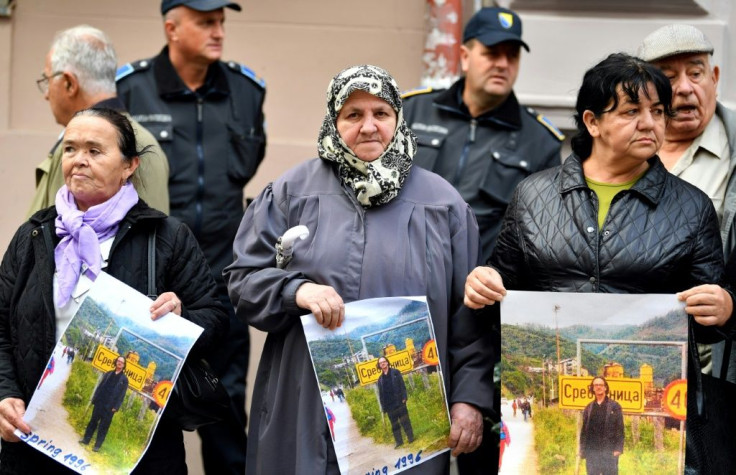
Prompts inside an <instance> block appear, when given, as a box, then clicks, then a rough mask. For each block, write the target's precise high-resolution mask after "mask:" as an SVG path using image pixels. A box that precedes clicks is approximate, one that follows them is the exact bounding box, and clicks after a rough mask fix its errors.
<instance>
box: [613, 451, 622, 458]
mask: <svg viewBox="0 0 736 475" xmlns="http://www.w3.org/2000/svg"><path fill="white" fill-rule="evenodd" d="M619 455H621V452H619V451H618V450H614V451H613V456H614V457H618V456H619Z"/></svg>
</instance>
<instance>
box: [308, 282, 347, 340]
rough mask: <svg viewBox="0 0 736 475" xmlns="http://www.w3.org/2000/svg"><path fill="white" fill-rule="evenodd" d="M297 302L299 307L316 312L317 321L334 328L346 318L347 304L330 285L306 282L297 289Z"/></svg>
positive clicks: (326, 326) (331, 328) (323, 325)
mask: <svg viewBox="0 0 736 475" xmlns="http://www.w3.org/2000/svg"><path fill="white" fill-rule="evenodd" d="M296 304H297V305H298V306H299V308H303V309H305V310H309V311H310V312H312V313H313V314H314V318H315V319H316V320H317V323H319V324H320V325H322V327H324V328H329V329H330V330H334V329H335V328H337V327H339V326H340V325H342V322H343V321H344V320H345V304H344V303H343V301H342V297H340V295H338V293H337V292H336V291H335V289H333V288H332V287H330V286H329V285H319V284H315V283H312V282H306V283H304V284H302V285H300V286H299V288H298V289H297V291H296Z"/></svg>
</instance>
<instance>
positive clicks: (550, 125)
mask: <svg viewBox="0 0 736 475" xmlns="http://www.w3.org/2000/svg"><path fill="white" fill-rule="evenodd" d="M526 111H527V112H528V113H529V114H531V115H532V117H534V118H535V119H537V122H539V123H540V124H542V125H543V126H544V128H546V129H547V130H549V131H550V132H551V133H552V135H554V136H555V137H556V138H557V140H559V141H560V142H562V141H563V140H565V134H563V133H562V131H561V130H560V129H558V128H557V127H556V126H555V124H553V123H552V121H551V120H549V119H548V118H547V117H545V116H543V115H542V114H540V113H538V112H537V111H535V110H534V109H533V108H531V107H527V108H526Z"/></svg>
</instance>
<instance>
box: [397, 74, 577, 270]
mask: <svg viewBox="0 0 736 475" xmlns="http://www.w3.org/2000/svg"><path fill="white" fill-rule="evenodd" d="M464 87H465V79H460V80H458V81H456V82H455V84H453V85H452V87H450V88H449V89H447V90H439V91H434V90H431V89H427V90H423V91H412V92H408V93H406V94H405V96H406V97H405V100H404V118H405V119H406V123H407V124H408V125H409V127H411V129H412V132H414V134H415V135H416V136H417V154H416V156H415V157H414V164H415V165H419V166H420V167H422V168H425V169H427V170H430V171H433V172H435V173H437V174H438V175H440V176H441V177H442V178H444V179H445V180H447V181H449V182H450V183H451V184H452V186H454V187H455V188H456V189H457V190H458V191H459V192H460V195H461V196H462V197H463V199H464V200H465V201H466V202H467V203H468V204H469V205H470V206H471V207H472V208H473V212H475V216H476V218H477V219H478V227H479V228H480V236H481V241H482V249H483V252H482V258H483V262H486V261H487V260H488V258H489V257H490V255H491V251H492V250H493V246H494V245H495V243H496V236H497V235H498V232H499V230H500V229H501V221H502V219H503V214H504V212H505V211H506V206H507V205H508V204H509V201H510V200H511V196H512V195H513V193H514V189H515V188H516V185H518V184H519V182H520V181H521V180H523V179H524V178H526V177H528V176H529V175H531V174H532V173H534V172H537V171H540V170H544V169H545V168H549V167H554V166H557V165H559V164H560V158H561V157H560V146H561V138H562V135H561V133H560V132H559V131H558V130H557V129H555V127H554V126H553V125H552V123H551V122H550V121H549V120H548V119H546V118H544V117H543V116H542V115H540V114H538V113H537V112H536V111H534V110H533V109H531V108H527V107H523V106H521V105H520V104H519V102H518V101H517V99H516V95H514V93H513V92H512V93H511V95H509V97H508V98H507V99H506V101H505V102H504V103H503V104H501V105H500V106H499V107H497V108H496V109H494V110H492V111H490V112H487V113H485V114H483V115H481V116H479V117H472V116H471V115H470V112H469V111H468V108H467V107H466V106H465V104H463V101H462V92H463V89H464Z"/></svg>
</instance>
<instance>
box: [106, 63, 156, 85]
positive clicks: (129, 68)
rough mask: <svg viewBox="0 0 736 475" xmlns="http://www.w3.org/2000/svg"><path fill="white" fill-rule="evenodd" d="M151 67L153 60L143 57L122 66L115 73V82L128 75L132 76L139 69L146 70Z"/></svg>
mask: <svg viewBox="0 0 736 475" xmlns="http://www.w3.org/2000/svg"><path fill="white" fill-rule="evenodd" d="M150 67H151V62H150V61H149V60H147V59H141V60H140V61H134V62H132V63H127V64H124V65H122V66H120V67H119V68H118V70H117V72H116V73H115V82H117V81H120V80H121V79H123V78H124V77H126V76H130V75H131V74H133V73H137V72H138V71H145V70H146V69H148V68H150Z"/></svg>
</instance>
